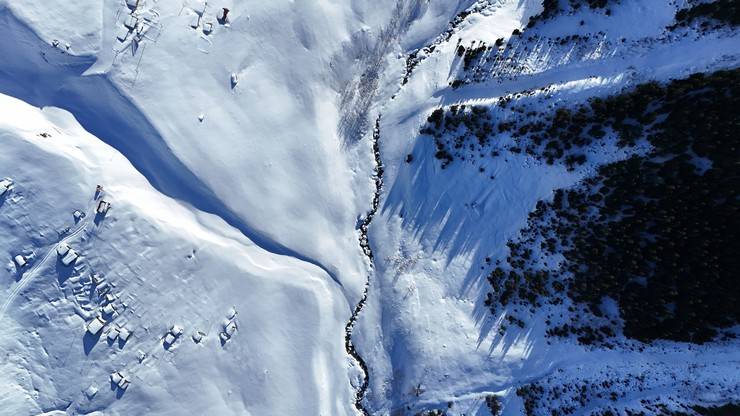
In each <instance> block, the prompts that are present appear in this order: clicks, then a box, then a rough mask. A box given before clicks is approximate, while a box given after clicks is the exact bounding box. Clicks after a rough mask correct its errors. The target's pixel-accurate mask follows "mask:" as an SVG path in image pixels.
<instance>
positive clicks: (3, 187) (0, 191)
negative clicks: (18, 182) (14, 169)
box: [0, 179, 13, 196]
mask: <svg viewBox="0 0 740 416" xmlns="http://www.w3.org/2000/svg"><path fill="white" fill-rule="evenodd" d="M11 185H13V181H11V180H10V179H3V180H0V196H2V195H5V193H6V192H8V189H10V186H11Z"/></svg>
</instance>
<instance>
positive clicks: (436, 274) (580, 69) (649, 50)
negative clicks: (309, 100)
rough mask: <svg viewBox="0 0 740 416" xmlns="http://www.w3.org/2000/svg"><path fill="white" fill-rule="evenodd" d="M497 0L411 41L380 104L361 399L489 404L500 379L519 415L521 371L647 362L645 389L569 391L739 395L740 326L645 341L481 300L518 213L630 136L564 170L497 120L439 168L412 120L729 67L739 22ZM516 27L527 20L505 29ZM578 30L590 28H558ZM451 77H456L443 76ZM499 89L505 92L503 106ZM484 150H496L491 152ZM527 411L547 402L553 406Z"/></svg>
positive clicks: (471, 409) (608, 371)
mask: <svg viewBox="0 0 740 416" xmlns="http://www.w3.org/2000/svg"><path fill="white" fill-rule="evenodd" d="M492 3H495V4H493V5H492V6H490V7H487V8H484V9H483V10H482V11H480V12H474V13H473V14H471V15H470V16H468V17H467V18H466V19H465V21H464V22H463V23H462V24H460V25H459V27H458V28H457V29H456V30H455V31H454V33H452V35H451V36H450V37H449V39H448V40H443V41H442V42H439V43H437V44H436V45H435V47H434V48H433V50H432V51H429V50H428V49H425V50H422V51H420V52H419V53H418V55H417V58H416V60H415V62H414V66H413V72H412V73H411V75H410V76H409V77H408V82H407V83H406V84H405V85H404V86H403V87H402V88H401V89H400V91H399V92H398V93H397V95H396V96H395V98H394V99H393V100H391V101H389V102H388V104H387V105H386V107H385V108H384V109H383V110H382V112H383V117H382V123H381V125H380V137H381V139H380V146H381V150H382V152H381V154H382V160H383V162H384V165H385V173H384V178H383V180H384V189H383V193H382V196H381V201H382V202H381V207H380V210H379V214H378V217H377V218H376V219H375V220H374V222H373V224H372V225H371V227H370V241H371V245H372V246H373V248H374V250H375V255H376V260H375V264H376V267H377V271H376V274H375V280H374V281H373V282H372V283H371V286H370V291H369V296H368V306H367V307H366V308H365V310H364V311H363V315H361V317H360V322H359V325H360V328H362V330H361V331H360V332H359V333H358V334H357V336H358V339H360V338H361V339H362V341H359V340H358V341H357V343H358V345H359V350H360V353H361V354H362V355H363V356H364V357H365V359H366V362H367V363H368V365H369V366H370V368H371V369H372V370H371V372H370V373H371V382H370V389H369V393H368V403H369V408H370V409H371V412H377V413H379V414H387V413H391V414H415V412H418V411H421V410H425V409H426V410H429V409H440V413H439V414H442V413H441V412H445V414H453V415H458V414H489V410H488V408H487V405H486V402H485V398H486V397H490V396H491V395H494V394H496V395H498V396H499V397H501V399H500V400H501V402H502V403H503V404H504V414H512V415H516V414H521V412H524V407H525V403H524V402H523V400H522V398H521V397H518V396H517V395H516V390H517V388H518V387H520V386H523V385H526V384H527V383H531V382H537V381H543V383H544V384H546V385H549V386H550V387H551V388H552V387H557V386H558V380H568V379H579V380H582V381H583V380H588V381H589V382H593V383H597V384H598V383H601V382H602V381H604V380H612V381H613V379H616V378H620V377H624V378H625V379H627V380H629V379H631V378H634V377H638V378H639V377H640V375H641V374H643V375H644V374H645V373H646V372H648V371H649V372H650V373H651V374H652V376H651V377H653V379H652V381H646V382H644V383H643V385H642V386H640V388H639V390H637V388H636V387H623V388H621V389H617V390H618V391H619V394H620V399H619V400H618V401H617V402H612V401H610V400H607V401H605V402H601V403H599V402H598V401H589V402H587V403H588V406H586V405H585V404H584V403H582V404H578V402H577V401H576V402H573V401H571V402H570V403H576V405H575V411H576V414H590V412H591V411H595V412H598V411H605V410H606V409H609V406H611V405H614V404H618V405H620V406H622V408H624V407H630V406H636V407H637V408H638V409H640V403H639V400H640V399H645V400H647V401H648V402H649V401H651V400H654V399H655V398H663V399H665V400H666V401H667V402H671V400H672V399H669V398H668V397H669V396H670V397H680V399H677V400H676V401H677V402H679V403H691V402H696V403H703V402H706V403H724V402H726V401H732V400H737V399H738V393H740V392H738V390H737V386H738V383H739V382H740V380H739V379H738V377H737V374H738V373H740V372H738V370H740V364H739V363H740V361H739V360H740V355H739V354H740V352H739V350H738V344H737V342H730V343H729V344H727V343H720V344H718V345H705V346H702V347H696V346H692V345H690V344H681V343H657V344H655V345H652V346H648V347H645V349H644V351H641V352H640V353H635V352H632V351H630V350H629V349H620V348H616V349H613V350H612V349H606V348H604V349H601V348H593V347H584V346H580V345H578V343H577V342H575V341H569V340H567V339H566V340H560V339H558V338H551V337H547V336H546V334H545V332H546V330H547V328H548V326H547V325H546V324H545V321H547V322H548V323H549V319H550V316H551V315H554V316H557V314H558V313H561V315H562V309H561V310H559V309H558V308H557V307H555V308H552V309H546V308H545V309H543V310H539V309H538V310H535V313H534V314H533V315H532V317H531V319H527V320H526V325H525V327H524V328H523V329H520V328H518V327H517V325H515V324H514V323H515V322H516V321H515V320H514V321H508V320H507V319H506V318H507V317H509V316H510V315H512V313H513V311H512V310H511V309H513V308H508V309H507V308H504V309H503V310H500V311H499V312H498V313H496V314H491V312H490V311H489V310H488V309H489V308H488V307H487V306H485V305H484V303H485V301H486V298H485V295H486V292H488V291H489V290H490V288H489V284H488V283H487V282H486V275H487V274H488V273H489V272H490V266H489V265H490V264H493V263H495V262H496V261H503V260H505V259H506V257H507V255H508V254H509V249H508V248H507V244H506V243H507V242H508V241H510V240H513V239H515V238H516V237H517V236H518V235H519V232H520V230H521V229H523V228H524V227H526V225H527V222H526V221H527V217H528V215H529V213H530V212H532V211H533V210H534V209H535V206H536V204H537V202H538V201H540V200H549V199H551V198H552V195H553V191H554V190H556V189H559V188H567V187H569V186H572V185H574V184H576V183H577V182H579V181H580V180H582V179H583V178H585V177H588V176H590V175H592V174H593V172H594V170H595V169H596V167H597V166H599V165H602V164H605V163H608V162H611V161H616V160H621V159H624V158H625V157H627V156H628V155H630V154H632V153H633V152H639V151H640V149H639V148H636V149H621V148H619V147H617V146H616V143H615V142H614V141H609V140H608V141H606V142H605V143H603V144H602V145H600V146H593V147H592V148H590V149H587V153H588V155H589V161H588V162H587V163H586V164H585V165H583V166H581V167H579V168H577V169H575V170H570V169H567V167H566V166H565V165H564V164H558V163H556V164H554V165H551V164H547V163H545V162H544V160H542V159H538V158H536V157H534V156H532V155H528V154H526V153H519V152H517V153H515V152H510V151H508V150H507V148H508V147H509V146H513V145H515V143H516V142H515V141H514V138H513V136H512V133H507V132H504V133H499V134H498V135H496V134H494V135H492V138H491V141H492V142H493V143H496V145H495V146H489V147H486V146H483V149H482V150H477V149H479V147H478V146H477V144H476V146H475V149H476V150H471V151H468V150H467V149H468V147H467V146H468V144H467V143H468V142H466V144H465V147H463V148H462V149H460V150H459V151H458V152H459V153H460V154H461V155H462V156H461V158H460V157H458V156H455V161H454V162H452V163H451V164H449V166H448V167H446V168H445V167H444V166H443V163H441V162H443V160H439V159H438V158H439V156H437V157H438V158H435V152H437V151H438V150H439V148H437V147H435V142H434V141H433V140H432V139H431V138H429V136H428V135H424V134H420V133H419V131H420V129H422V128H423V127H424V126H425V125H426V124H427V120H426V119H427V117H428V116H429V115H430V114H431V113H432V110H434V109H435V108H438V107H445V108H449V107H446V106H450V105H467V106H468V108H470V106H472V105H479V106H483V107H482V108H485V110H486V111H490V112H491V114H492V116H493V118H492V120H493V121H494V122H495V124H496V127H498V124H499V123H501V122H504V121H510V120H514V119H516V117H517V115H518V113H517V112H516V111H519V110H513V109H515V108H516V107H517V106H522V107H523V106H526V111H533V112H547V111H554V110H551V109H553V108H555V107H557V106H562V105H566V106H567V105H575V104H577V103H581V102H584V101H585V100H586V99H587V98H589V97H594V96H600V97H604V96H607V95H609V94H614V93H618V92H619V91H621V90H622V89H623V88H626V87H630V86H634V85H637V84H639V83H642V82H647V81H650V80H658V81H666V80H669V79H671V78H680V77H686V76H688V75H690V74H692V73H694V72H710V71H713V70H717V69H721V68H735V67H736V66H737V65H738V63H739V62H740V54H738V51H740V36H739V35H740V34H739V32H738V31H737V30H735V29H733V28H731V27H729V28H728V27H727V26H722V27H720V28H719V29H716V30H711V31H709V30H708V31H701V30H699V29H698V28H697V26H698V25H696V26H694V27H693V28H690V29H682V30H678V31H670V30H668V29H666V26H669V25H671V24H672V23H673V21H674V14H675V13H676V10H677V9H678V8H679V7H684V6H686V5H688V3H686V4H678V5H677V4H675V3H674V2H668V1H666V2H663V1H654V2H641V1H628V0H623V1H621V2H614V3H612V4H610V15H606V14H605V12H604V10H595V11H594V10H590V9H589V8H588V7H585V6H584V7H582V8H581V10H580V11H577V12H575V13H572V14H565V13H564V15H562V16H558V17H556V18H554V19H552V20H545V21H543V22H539V23H538V24H537V25H535V26H534V27H532V28H526V26H527V22H528V18H529V16H532V15H534V14H536V13H538V12H539V10H541V9H539V10H534V11H532V10H530V11H529V12H528V11H527V9H526V8H527V7H538V6H539V5H538V4H534V3H536V2H532V3H533V4H528V3H527V2H518V1H503V2H492ZM561 3H563V2H561ZM679 3H681V2H679ZM522 9H524V10H522ZM581 21H583V23H582V24H581V23H579V22H581ZM637 22H640V23H637ZM515 29H517V30H520V31H523V34H522V35H520V36H516V35H511V33H512V32H513V31H514V30H515ZM573 34H578V35H581V36H589V37H590V38H589V39H585V40H584V39H581V40H570V39H567V37H568V36H570V35H573ZM498 38H502V40H501V41H499V42H501V45H502V46H501V48H500V49H501V51H500V52H498V53H497V52H496V51H495V50H496V49H497V48H494V49H493V51H491V49H488V51H487V52H483V54H482V55H481V56H482V57H478V58H476V59H473V60H471V65H470V68H469V69H468V70H465V69H464V68H463V66H464V59H463V58H464V57H463V56H462V55H463V54H462V53H459V47H460V46H461V45H463V46H464V47H465V48H467V49H472V48H474V47H476V46H478V45H480V43H477V44H474V45H473V46H472V47H471V46H470V45H471V43H472V42H473V41H475V42H481V41H483V42H485V43H486V44H488V45H491V46H493V45H494V43H496V40H497V39H498ZM455 80H459V81H460V84H459V85H460V86H457V85H456V86H455V87H454V88H453V87H452V86H451V85H452V84H453V83H454V82H455ZM501 98H509V99H510V101H507V102H506V103H504V104H507V105H506V106H504V105H503V104H502V105H500V106H499V105H497V104H498V103H500V102H501V101H500V99H501ZM522 114H523V113H522ZM499 131H500V130H499ZM451 138H454V136H451ZM450 143H452V140H451V141H450ZM471 148H472V145H471ZM453 150H455V149H453ZM492 150H497V151H500V152H501V156H499V157H490V156H489V153H490V152H491V151H492ZM479 152H480V153H481V154H480V155H478V153H479ZM497 153H498V152H497ZM559 261H560V260H559V259H554V262H555V263H556V264H557V262H559ZM563 308H564V307H563ZM533 310H534V309H533ZM511 318H515V316H511ZM504 327H508V328H507V329H506V331H503V328H504ZM686 368H691V371H687V370H686ZM647 369H649V370H647ZM677 383H682V385H683V386H687V387H680V388H679V387H678V386H677ZM562 384H563V385H566V384H567V382H566V381H562ZM574 385H576V386H577V383H575V384H574ZM708 386H712V387H708ZM561 391H564V390H561ZM622 392H624V394H626V396H621V394H622ZM563 394H564V393H563ZM671 395H675V396H671ZM544 397H545V396H543V399H544ZM589 397H593V396H589ZM564 400H565V399H564ZM568 400H573V399H568ZM565 402H567V400H565ZM671 403H672V402H671ZM669 405H670V404H669ZM448 406H450V407H449V408H448ZM670 406H672V405H670ZM633 409H634V408H633ZM641 410H644V411H647V409H646V408H641ZM532 411H533V412H534V413H533V414H550V413H549V410H548V409H547V408H536V409H534V410H532ZM620 411H621V410H620Z"/></svg>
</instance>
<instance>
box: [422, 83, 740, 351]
mask: <svg viewBox="0 0 740 416" xmlns="http://www.w3.org/2000/svg"><path fill="white" fill-rule="evenodd" d="M737 108H740V70H733V71H720V72H716V73H714V74H711V75H702V74H696V75H693V76H691V77H689V78H687V79H683V80H677V81H672V82H670V83H668V84H666V85H660V84H657V83H649V84H645V85H641V86H639V87H637V88H635V89H634V90H633V91H631V92H627V93H624V94H620V95H616V96H613V97H609V98H606V99H593V100H591V101H590V102H589V103H588V104H587V105H584V106H582V107H579V108H577V109H575V110H567V109H559V110H557V111H556V112H555V116H554V117H552V120H553V122H551V123H545V126H541V127H537V129H538V130H542V131H544V132H547V131H550V130H551V133H549V134H548V136H547V137H549V138H548V139H547V140H548V143H552V142H553V141H554V142H555V143H557V144H556V145H555V146H557V147H555V146H550V145H545V147H546V151H545V152H544V153H543V156H544V157H546V158H548V159H550V158H554V157H557V158H559V159H563V158H564V159H566V160H567V158H568V157H571V156H573V153H570V154H566V153H565V152H564V151H563V152H562V153H560V151H559V150H558V149H563V150H565V149H568V145H570V149H573V148H580V146H582V145H588V144H589V143H590V142H591V140H595V139H598V138H599V137H601V136H603V132H604V131H606V130H612V131H614V132H616V134H617V135H618V137H619V143H620V145H621V146H632V145H634V144H635V143H636V142H637V141H638V140H640V138H641V137H643V136H644V137H646V139H647V141H648V142H649V143H650V144H651V145H652V150H651V151H649V152H648V153H647V154H645V155H642V156H637V155H635V156H633V157H630V158H629V159H627V160H623V161H620V162H616V163H611V164H608V165H605V166H602V167H601V168H599V169H598V171H597V173H596V174H595V175H594V176H593V177H590V178H588V179H587V180H585V181H584V182H583V183H582V184H581V185H579V186H577V187H574V188H572V189H567V190H558V191H557V192H556V193H555V197H554V199H553V200H552V201H551V202H543V201H541V202H540V203H538V205H537V208H536V210H535V211H534V212H533V213H532V214H530V218H529V226H528V228H527V229H525V230H523V232H522V237H521V239H520V240H519V241H516V242H514V241H512V242H510V243H509V249H510V255H509V257H508V258H507V260H506V264H501V263H499V264H495V265H490V267H492V269H493V270H492V271H491V272H490V274H489V276H488V281H489V282H490V283H491V286H492V288H493V291H492V292H491V293H489V294H488V297H487V299H486V305H488V306H489V307H490V308H491V309H492V310H496V309H497V308H498V307H499V306H505V305H509V304H511V303H516V304H518V305H525V306H526V305H529V306H530V307H538V306H541V305H542V304H543V302H549V303H551V304H560V303H563V300H564V298H565V297H568V298H570V299H571V300H573V301H574V302H575V305H574V306H572V307H571V308H570V309H571V312H574V313H573V316H574V318H573V321H572V322H571V323H570V324H568V323H566V324H564V325H560V326H551V329H550V331H549V334H550V335H553V336H568V335H575V336H576V337H578V340H579V341H580V342H582V343H586V344H589V343H593V342H603V341H605V340H606V339H608V338H610V337H612V336H614V334H615V332H616V331H618V330H619V329H620V328H618V327H617V321H616V320H615V319H614V317H608V316H606V314H605V312H604V310H602V309H603V308H602V306H603V301H604V299H606V298H610V299H614V300H615V301H616V303H617V305H618V309H619V317H620V318H621V319H622V321H623V328H621V329H623V332H624V334H625V335H626V336H627V337H630V338H634V339H637V340H640V341H651V340H654V339H670V340H678V341H689V342H697V343H701V342H705V341H708V340H710V339H712V338H714V337H715V336H716V335H718V329H720V328H726V327H729V326H732V325H734V324H736V323H738V322H739V321H740V285H739V284H738V281H737V278H738V276H739V275H740V274H738V273H739V272H740V267H739V266H740V264H739V263H738V255H737V253H740V219H739V218H740V217H738V214H740V164H738V161H740V143H739V141H740V138H739V137H740V136H739V135H738V134H737V129H738V126H740V115H739V114H738V112H737V110H736V109H737ZM440 111H441V110H440ZM440 111H438V112H436V115H435V116H434V117H430V119H431V122H432V124H433V126H442V125H444V124H446V123H447V121H446V117H444V112H440ZM457 111H458V112H459V111H460V110H459V109H458V110H457ZM478 111H479V112H481V110H478ZM469 113H470V114H473V112H472V111H470V112H469ZM468 123H470V125H472V126H480V125H482V124H483V123H492V122H491V121H490V118H489V117H482V118H481V121H478V122H477V123H473V122H468ZM477 129H481V127H477ZM589 136H590V137H591V139H588V137H589ZM584 137H586V138H587V139H585V140H586V142H585V143H580V142H579V141H580V140H584ZM437 140H439V139H437ZM480 140H482V141H487V140H490V138H489V137H488V136H484V135H481V136H480ZM543 140H544V139H543ZM440 152H441V153H442V156H444V155H445V153H444V152H445V150H444V149H441V150H439V151H438V154H439V153H440ZM438 157H439V156H438ZM443 159H444V157H443ZM445 163H449V162H448V161H447V159H444V160H443V165H444V164H445ZM576 163H578V162H576ZM536 247H538V248H539V249H540V251H541V253H544V255H545V256H547V255H549V254H555V253H562V254H563V255H564V257H565V259H564V262H563V263H562V264H560V265H559V267H555V268H552V267H550V268H547V267H541V266H539V265H538V258H537V257H538V256H540V255H541V254H537V255H536V254H535V252H534V250H533V248H536ZM578 308H582V309H578ZM576 312H577V313H576ZM578 316H581V319H582V321H585V322H587V324H579V323H578V322H579V320H578V318H577V317H578ZM584 317H585V318H584ZM510 321H513V322H512V323H514V324H517V325H519V326H522V325H520V324H519V322H521V320H520V319H518V318H512V319H510Z"/></svg>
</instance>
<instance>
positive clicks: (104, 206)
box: [95, 199, 110, 215]
mask: <svg viewBox="0 0 740 416" xmlns="http://www.w3.org/2000/svg"><path fill="white" fill-rule="evenodd" d="M109 209H110V203H108V202H106V201H104V200H102V199H101V200H100V202H98V208H97V209H96V210H95V211H96V212H97V213H98V214H100V215H105V214H107V213H108V210H109Z"/></svg>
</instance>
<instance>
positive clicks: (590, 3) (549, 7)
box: [527, 0, 619, 27]
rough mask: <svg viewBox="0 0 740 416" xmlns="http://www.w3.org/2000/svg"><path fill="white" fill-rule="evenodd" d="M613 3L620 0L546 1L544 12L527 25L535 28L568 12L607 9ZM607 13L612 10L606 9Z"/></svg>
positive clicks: (532, 18)
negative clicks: (540, 23)
mask: <svg viewBox="0 0 740 416" xmlns="http://www.w3.org/2000/svg"><path fill="white" fill-rule="evenodd" d="M611 3H619V0H567V1H566V0H544V1H543V2H542V7H543V10H542V12H541V13H540V14H538V15H536V16H532V17H531V18H530V19H529V23H527V27H533V26H534V25H536V24H537V22H540V21H544V20H547V19H551V18H553V17H555V16H557V15H558V14H561V13H563V12H566V11H573V10H578V9H580V8H581V7H589V8H591V9H606V7H607V6H609V4H611ZM605 13H606V14H607V15H609V14H611V10H610V9H606V10H605Z"/></svg>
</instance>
